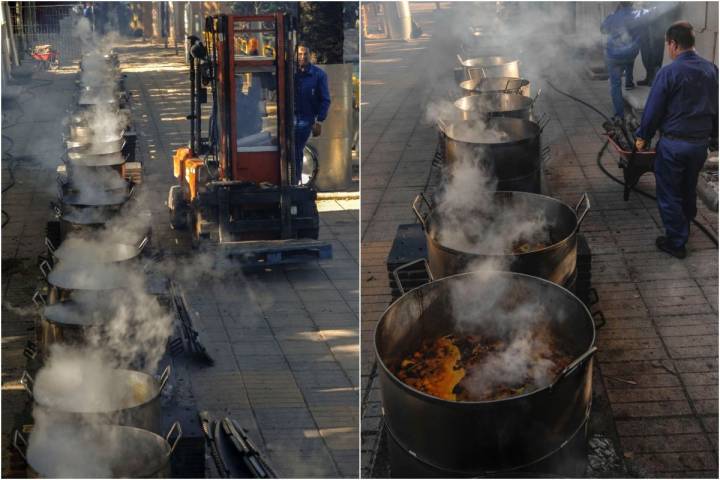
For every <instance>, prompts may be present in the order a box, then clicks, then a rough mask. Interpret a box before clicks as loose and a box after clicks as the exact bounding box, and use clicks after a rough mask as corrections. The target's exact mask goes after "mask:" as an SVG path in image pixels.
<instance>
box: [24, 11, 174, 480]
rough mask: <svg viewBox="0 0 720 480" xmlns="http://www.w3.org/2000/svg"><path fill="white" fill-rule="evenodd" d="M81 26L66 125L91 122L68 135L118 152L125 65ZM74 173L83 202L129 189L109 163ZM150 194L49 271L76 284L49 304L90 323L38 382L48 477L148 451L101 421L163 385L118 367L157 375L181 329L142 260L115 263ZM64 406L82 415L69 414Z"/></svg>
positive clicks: (73, 239) (38, 434)
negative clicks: (74, 106) (75, 91)
mask: <svg viewBox="0 0 720 480" xmlns="http://www.w3.org/2000/svg"><path fill="white" fill-rule="evenodd" d="M74 33H75V35H76V36H77V37H78V38H80V39H81V42H82V44H83V56H82V70H81V73H80V81H79V90H80V94H79V97H78V100H79V103H80V104H81V105H82V106H81V107H80V108H79V109H78V110H77V111H76V112H75V113H74V114H73V115H71V118H70V119H68V120H66V122H65V124H66V125H69V126H71V127H72V126H76V127H77V126H81V127H87V128H86V129H85V130H82V129H75V130H73V129H72V128H71V129H69V131H70V132H73V131H74V132H75V133H76V134H77V135H78V136H77V137H75V138H73V137H72V136H71V137H69V138H68V140H69V141H73V142H80V143H82V144H84V145H83V147H82V148H83V149H84V150H85V153H87V154H103V153H109V152H108V151H107V150H108V149H109V150H110V151H112V150H113V148H116V150H115V151H119V150H120V145H121V143H120V142H121V140H120V139H121V132H122V130H123V129H124V128H125V126H126V125H127V123H128V116H127V113H126V112H121V111H120V110H119V109H118V102H117V99H118V98H119V90H118V78H119V77H118V75H119V70H118V69H117V66H116V65H113V63H112V62H109V61H108V60H107V58H106V55H108V54H110V53H111V52H112V46H113V44H114V43H115V34H110V35H105V36H102V37H101V36H99V35H97V34H96V33H95V32H94V31H93V30H92V28H91V26H90V23H89V21H88V20H87V19H85V18H78V19H77V22H76V24H75V32H74ZM84 104H87V105H84ZM88 133H89V134H88ZM67 173H68V175H67V181H68V182H69V187H70V191H71V192H72V194H73V195H75V197H76V203H80V204H88V205H102V204H103V203H106V202H108V201H109V200H111V199H112V198H111V197H113V196H114V195H116V194H117V193H118V192H122V194H123V195H126V194H127V184H126V182H125V180H124V179H123V178H122V176H121V175H120V173H119V172H118V171H116V170H114V169H112V168H108V167H74V168H73V167H72V166H69V167H68V169H67ZM145 202H146V196H145V195H144V194H143V193H142V192H140V193H139V194H138V195H135V196H134V198H133V199H132V201H131V202H126V203H125V205H124V206H123V208H122V210H121V211H120V212H118V213H117V214H115V215H114V216H113V217H112V218H111V220H110V221H108V222H107V223H106V224H105V226H104V228H102V229H98V230H96V231H92V232H89V231H86V232H85V233H82V234H72V233H71V234H70V235H69V236H68V237H67V238H66V240H65V241H64V242H63V244H62V245H61V246H60V247H59V249H58V250H57V252H56V256H57V257H61V258H62V260H60V261H58V262H57V263H56V264H55V267H54V268H53V271H52V272H51V274H50V275H51V278H53V279H55V280H57V281H58V282H60V283H62V284H63V285H68V286H70V289H71V290H72V293H71V294H70V296H69V298H65V299H63V300H64V301H67V302H69V303H64V304H61V305H54V306H52V307H54V308H58V309H60V310H61V314H62V309H65V313H66V314H68V315H70V314H72V315H81V316H82V317H83V318H77V316H76V318H75V320H76V321H79V323H81V324H83V325H86V326H88V328H87V329H86V330H85V335H84V339H83V342H82V344H70V343H64V344H55V345H53V346H52V347H51V348H50V350H49V354H48V357H47V359H46V363H45V365H44V366H43V368H42V369H41V370H40V371H39V372H38V373H37V376H36V378H35V381H34V384H33V391H34V395H35V400H36V405H35V408H34V410H33V416H34V419H35V425H34V429H33V432H32V435H31V436H30V444H29V447H28V457H29V459H30V462H31V464H32V465H33V467H35V469H36V470H40V471H41V472H43V473H45V474H49V476H51V477H53V476H55V477H73V476H76V475H78V473H79V472H80V473H82V474H83V475H84V476H88V477H103V476H105V477H107V476H117V475H118V471H117V469H118V467H119V465H118V464H117V462H118V460H117V459H118V458H120V459H123V461H127V460H131V459H132V457H133V456H134V455H137V454H138V453H139V454H140V455H141V456H143V455H147V454H148V452H137V451H133V453H131V452H129V451H128V450H127V449H128V448H130V446H128V445H124V443H126V442H127V439H123V438H121V436H120V435H119V434H118V433H117V431H116V430H111V429H108V428H103V427H102V424H104V423H107V422H110V423H113V422H117V421H118V419H119V414H118V410H120V409H122V408H127V407H128V406H131V405H133V404H138V402H139V399H142V401H146V400H148V399H149V398H151V397H152V396H153V395H154V394H155V393H157V392H150V391H148V390H147V388H148V386H147V385H141V384H132V385H131V384H129V383H128V382H127V381H122V378H126V377H122V376H119V373H118V372H119V369H128V370H139V371H143V372H147V373H148V374H154V373H155V372H156V371H157V370H158V368H159V364H160V362H161V360H162V358H163V356H164V354H165V350H166V344H167V340H168V338H169V336H170V335H171V333H172V330H173V327H174V326H173V317H172V316H171V315H170V314H169V312H167V311H166V310H165V308H163V307H162V306H161V305H160V303H159V302H158V300H157V298H156V297H155V296H153V295H151V294H149V293H148V289H147V285H146V278H145V271H144V268H143V265H142V263H140V262H139V261H135V260H133V261H130V262H111V261H110V260H113V256H114V255H116V254H122V253H123V252H130V253H131V254H132V253H134V252H135V251H136V250H135V249H136V248H137V247H138V245H139V244H140V241H141V240H142V239H143V238H144V237H145V236H146V235H147V233H148V231H149V226H150V217H149V216H148V215H145V214H143V213H142V212H144V209H143V208H142V205H143V204H144V203H145ZM65 213H74V214H77V215H79V216H97V217H99V218H98V220H105V218H104V217H105V215H104V214H103V210H101V209H99V208H75V209H72V208H70V209H68V210H67V211H66V212H65ZM70 305H72V306H73V309H72V310H70ZM140 403H142V402H140ZM38 405H43V407H40V406H38ZM67 412H76V413H78V414H79V415H80V416H79V417H77V416H76V417H72V419H71V420H69V417H68V415H67ZM98 412H101V414H100V415H98ZM102 412H104V413H102ZM146 460H147V461H146V462H145V463H146V464H148V463H150V462H151V459H146ZM143 461H144V460H143ZM140 463H141V464H142V462H140ZM122 471H124V470H122Z"/></svg>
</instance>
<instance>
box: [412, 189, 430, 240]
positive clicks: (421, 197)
mask: <svg viewBox="0 0 720 480" xmlns="http://www.w3.org/2000/svg"><path fill="white" fill-rule="evenodd" d="M420 201H422V202H424V203H425V205H426V206H427V208H428V213H426V214H425V215H424V216H423V214H422V213H421V212H420V208H422V205H420ZM412 210H413V212H414V213H415V216H416V217H417V219H418V221H419V222H420V225H422V228H423V230H426V231H427V227H426V225H425V220H427V217H428V215H430V214H431V213H432V206H431V205H430V202H428V199H427V197H426V196H425V193H423V192H421V193H419V194H418V195H417V196H416V197H415V200H413V203H412Z"/></svg>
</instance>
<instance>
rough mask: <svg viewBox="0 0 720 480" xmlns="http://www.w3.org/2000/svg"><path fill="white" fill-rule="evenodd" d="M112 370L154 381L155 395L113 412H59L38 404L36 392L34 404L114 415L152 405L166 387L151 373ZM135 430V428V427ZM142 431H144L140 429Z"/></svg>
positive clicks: (88, 413) (121, 369)
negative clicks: (163, 387)
mask: <svg viewBox="0 0 720 480" xmlns="http://www.w3.org/2000/svg"><path fill="white" fill-rule="evenodd" d="M111 370H112V371H113V372H122V373H123V374H127V373H128V372H129V373H130V375H126V376H128V377H131V376H133V375H136V376H140V377H146V378H149V379H150V380H151V381H152V384H153V386H155V387H156V389H155V393H154V394H153V395H152V396H151V397H150V398H149V399H147V400H145V401H144V402H142V403H137V404H134V405H129V406H126V407H122V408H114V409H112V410H110V409H107V410H91V411H81V410H59V409H57V408H54V407H51V406H48V405H46V404H43V403H40V402H38V401H37V399H36V396H35V394H34V392H33V396H32V398H33V402H34V403H36V404H38V405H39V406H41V407H43V408H47V409H49V410H56V411H59V412H64V413H72V414H77V415H93V414H112V413H115V412H120V411H123V410H131V409H135V408H140V407H143V406H145V405H147V404H149V403H151V402H152V401H154V400H155V399H156V398H157V397H159V396H160V394H161V393H162V386H164V385H163V384H162V382H161V381H160V380H158V379H157V378H155V376H153V375H150V374H149V373H145V372H141V371H139V370H130V369H127V368H113V369H111ZM133 428H135V427H133ZM140 430H142V429H140ZM152 433H154V432H152Z"/></svg>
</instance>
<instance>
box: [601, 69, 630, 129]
mask: <svg viewBox="0 0 720 480" xmlns="http://www.w3.org/2000/svg"><path fill="white" fill-rule="evenodd" d="M605 63H607V69H608V76H609V78H610V98H612V104H613V115H615V116H616V117H620V118H623V117H624V115H625V101H624V100H623V96H622V75H623V73H624V74H625V85H632V84H633V65H634V64H635V58H632V59H627V60H613V59H611V58H607V57H606V58H605Z"/></svg>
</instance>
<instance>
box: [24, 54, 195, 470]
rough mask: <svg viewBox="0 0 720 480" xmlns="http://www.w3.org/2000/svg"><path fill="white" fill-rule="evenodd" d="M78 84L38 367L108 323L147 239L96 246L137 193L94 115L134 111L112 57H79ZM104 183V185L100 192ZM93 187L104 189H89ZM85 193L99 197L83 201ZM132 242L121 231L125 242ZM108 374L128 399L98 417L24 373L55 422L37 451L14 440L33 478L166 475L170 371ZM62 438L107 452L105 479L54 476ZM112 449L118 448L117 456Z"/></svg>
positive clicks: (174, 439)
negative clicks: (58, 348) (164, 406)
mask: <svg viewBox="0 0 720 480" xmlns="http://www.w3.org/2000/svg"><path fill="white" fill-rule="evenodd" d="M83 80H86V81H87V83H86V82H84V81H83ZM77 83H78V94H77V97H76V100H77V102H76V105H77V106H76V109H75V110H74V111H72V112H70V114H69V117H68V128H67V132H66V134H65V135H64V137H63V141H64V142H65V145H66V154H65V156H64V157H63V159H62V160H63V163H64V169H63V168H62V167H61V168H60V169H59V173H60V175H59V185H60V194H59V204H57V205H54V209H55V214H56V216H57V218H58V219H59V221H60V231H59V232H58V233H59V235H58V236H59V239H60V242H61V243H60V244H59V245H55V244H53V241H52V240H50V239H49V238H46V245H47V248H48V253H49V255H48V259H47V260H46V261H44V262H42V263H41V266H40V269H41V271H42V273H43V275H44V276H45V278H46V280H47V285H48V293H47V294H43V293H41V291H38V292H36V293H35V295H34V296H33V302H34V303H35V305H36V306H37V307H38V310H39V322H38V325H37V326H36V329H35V330H36V340H37V348H38V351H39V352H38V353H39V355H40V358H41V359H42V360H46V359H47V356H48V354H49V349H50V347H51V346H52V345H54V344H64V345H83V344H84V343H85V339H86V334H87V333H88V332H89V331H90V330H91V329H96V331H98V330H97V329H99V331H100V332H102V328H103V325H104V322H107V320H108V318H111V316H112V315H113V307H111V305H110V300H109V298H110V297H112V296H113V295H115V294H118V293H120V294H122V293H121V292H123V289H125V288H127V287H129V284H128V275H127V272H128V268H135V267H137V268H140V265H139V264H137V261H138V259H139V258H140V255H141V254H142V252H143V249H144V248H145V246H146V245H147V243H148V239H149V232H133V234H136V235H134V236H136V237H137V239H138V241H137V243H136V244H125V243H104V242H103V243H100V242H99V241H98V240H97V237H95V238H94V239H93V235H97V234H98V233H99V232H100V231H101V230H103V231H104V232H105V234H104V236H105V237H110V238H112V236H113V235H112V232H113V231H112V230H111V229H109V228H107V229H106V228H105V227H106V226H107V224H108V222H110V221H111V220H112V219H113V218H116V216H117V215H119V214H121V213H122V211H123V208H124V207H125V208H126V207H127V205H128V203H129V201H130V199H131V196H132V192H133V185H132V183H131V182H129V181H127V180H126V179H125V171H124V168H125V163H126V161H127V159H128V157H130V156H134V151H132V152H131V151H129V150H128V148H127V145H126V144H125V142H124V138H123V130H122V129H119V130H116V129H114V128H113V129H106V130H102V131H100V130H98V128H97V124H98V122H97V119H98V115H107V116H108V117H107V118H110V119H120V122H119V123H120V125H121V128H122V127H128V128H129V124H130V118H131V116H130V104H129V96H128V94H127V92H126V91H125V86H124V80H123V76H122V74H121V72H120V69H119V62H118V58H117V55H116V54H114V53H110V54H106V55H98V54H86V55H84V56H83V59H82V61H81V79H79V80H78V82H77ZM98 112H100V113H98ZM100 123H102V122H100ZM133 149H134V145H133ZM63 170H64V171H63ZM108 178H110V179H111V181H110V184H108V183H105V182H107V179H108ZM96 179H99V181H100V183H101V185H97V184H92V183H93V180H96ZM109 185H110V188H108V186H109ZM86 189H90V190H97V191H99V192H100V193H99V194H97V195H84V193H85V192H84V190H86ZM118 223H122V222H118ZM113 228H115V229H120V228H123V227H122V225H117V226H114V227H113ZM116 231H117V232H119V230H116ZM133 234H130V235H128V232H123V238H128V237H133ZM55 241H56V242H57V238H56V240H55ZM90 259H91V260H90ZM89 305H91V306H89ZM108 375H110V376H112V378H111V379H109V381H110V382H111V383H112V385H115V386H118V385H119V386H121V388H119V390H121V391H127V392H132V395H127V396H126V397H125V398H118V399H110V400H109V403H108V404H106V405H104V406H103V408H102V409H98V410H93V411H85V410H84V409H83V407H77V406H76V405H74V404H73V402H72V401H69V400H68V399H70V398H72V394H73V392H70V391H66V390H68V389H69V388H71V387H65V386H64V385H63V384H60V385H58V384H57V383H58V382H55V383H56V384H55V385H54V386H53V388H47V387H46V388H43V387H42V385H37V384H36V382H35V381H34V379H33V378H32V376H31V375H30V374H29V373H28V372H25V373H24V374H23V377H22V380H21V383H22V384H23V385H24V387H25V389H26V391H27V392H28V393H29V395H30V396H31V398H32V400H33V414H34V415H41V416H42V415H49V416H51V417H52V419H53V422H52V425H50V426H47V427H44V428H43V435H44V436H45V437H46V438H43V439H42V442H40V441H39V440H38V439H36V442H35V444H36V445H38V444H40V445H42V447H35V448H29V447H30V445H32V444H33V441H32V433H31V436H30V441H29V442H28V440H26V439H25V437H24V436H23V435H22V434H21V433H20V432H16V433H15V437H14V440H13V444H14V446H15V447H16V448H17V450H18V451H19V452H20V453H21V455H23V456H24V457H25V458H26V461H27V463H28V469H29V473H30V474H31V476H41V477H48V478H52V477H57V476H68V475H70V476H75V477H83V476H88V475H90V476H97V475H101V476H105V475H109V476H112V477H117V478H125V477H135V478H148V477H169V476H170V464H169V459H170V455H171V454H172V452H173V451H174V449H175V447H176V446H177V443H178V441H179V440H180V438H181V436H182V430H181V427H180V424H179V423H178V422H175V423H174V424H173V425H172V426H171V428H170V430H169V431H168V432H167V433H166V434H165V435H164V436H162V433H163V432H161V429H162V421H161V420H162V416H161V406H160V397H161V393H162V391H163V389H164V387H165V385H166V383H167V381H168V379H169V377H170V368H169V366H168V367H166V368H165V370H164V371H163V372H162V374H161V375H160V376H159V377H155V376H152V375H148V374H146V373H143V372H139V371H133V370H126V369H114V370H112V371H110V372H108ZM115 400H117V401H115ZM66 438H74V439H77V438H82V439H83V441H85V442H87V445H92V446H93V448H96V449H97V450H99V451H102V452H107V454H105V453H103V456H106V457H107V458H103V462H104V464H105V466H107V467H108V468H109V470H108V471H106V472H104V473H98V472H92V471H89V470H87V468H88V467H87V465H89V464H91V463H93V462H92V461H91V462H85V463H86V464H85V465H83V464H82V463H81V464H78V465H77V466H76V467H77V471H73V472H68V471H67V470H63V471H60V470H58V468H57V466H56V465H54V464H52V463H51V462H49V461H48V458H58V453H57V452H54V451H52V449H54V448H55V447H56V446H58V447H59V445H60V443H58V442H62V441H63V440H64V439H66ZM118 445H122V448H121V449H118V448H117V447H118ZM63 468H67V465H65V466H63ZM73 468H74V467H73Z"/></svg>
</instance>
